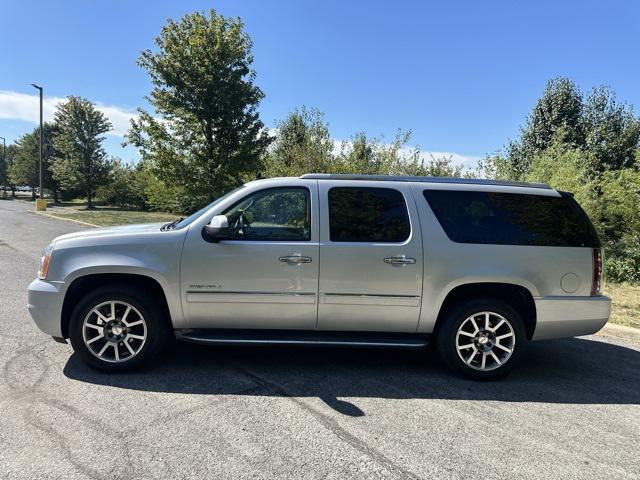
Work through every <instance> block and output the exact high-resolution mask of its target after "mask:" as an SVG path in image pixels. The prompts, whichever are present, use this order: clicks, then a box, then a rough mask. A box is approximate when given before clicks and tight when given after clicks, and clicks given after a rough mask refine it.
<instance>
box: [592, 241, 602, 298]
mask: <svg viewBox="0 0 640 480" xmlns="http://www.w3.org/2000/svg"><path fill="white" fill-rule="evenodd" d="M591 251H592V255H593V279H592V281H591V296H594V295H600V293H601V291H602V273H603V271H602V249H600V248H594V249H592V250H591Z"/></svg>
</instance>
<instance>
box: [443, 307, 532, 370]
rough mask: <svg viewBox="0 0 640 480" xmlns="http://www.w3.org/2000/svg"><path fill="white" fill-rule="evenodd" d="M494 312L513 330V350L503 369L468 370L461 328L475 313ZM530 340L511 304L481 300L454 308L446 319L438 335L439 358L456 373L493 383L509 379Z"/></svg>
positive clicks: (469, 368) (502, 366)
mask: <svg viewBox="0 0 640 480" xmlns="http://www.w3.org/2000/svg"><path fill="white" fill-rule="evenodd" d="M486 311H488V312H495V313H497V314H499V315H502V316H503V317H504V318H505V319H506V320H507V321H508V322H509V323H510V325H511V327H512V328H513V332H514V334H515V344H514V349H513V352H512V354H511V356H510V357H509V359H508V360H507V362H506V363H504V364H503V365H501V366H500V367H498V368H496V369H493V370H488V371H480V370H476V369H474V368H471V367H469V366H468V365H467V364H466V363H464V361H463V360H462V359H461V358H460V355H458V350H457V345H456V335H457V332H458V328H460V325H462V323H463V322H464V321H465V320H466V319H467V318H468V317H470V316H471V315H473V314H474V313H480V312H486ZM528 343H529V340H528V339H527V333H526V329H525V326H524V322H523V321H522V318H521V317H520V315H519V314H518V312H517V311H516V310H515V309H514V308H513V307H511V306H510V305H509V304H508V303H506V302H504V301H502V300H498V299H481V300H471V301H468V302H464V303H463V304H461V305H460V306H458V307H457V308H454V309H453V310H452V311H451V312H450V313H449V314H448V315H447V317H446V319H445V323H444V325H442V327H441V328H440V329H439V331H438V332H437V347H438V351H439V353H440V357H441V358H442V360H443V361H444V362H445V364H447V366H448V367H449V368H451V369H452V370H453V371H455V372H457V373H459V374H461V375H463V376H465V377H467V378H471V379H474V380H493V379H497V378H501V377H503V376H505V375H507V374H508V373H509V372H511V370H513V368H514V367H515V366H516V365H517V364H518V363H519V362H520V360H521V359H522V357H523V356H524V354H525V352H526V350H527V347H528Z"/></svg>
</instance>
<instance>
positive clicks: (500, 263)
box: [28, 174, 611, 379]
mask: <svg viewBox="0 0 640 480" xmlns="http://www.w3.org/2000/svg"><path fill="white" fill-rule="evenodd" d="M602 255H603V254H602V249H601V245H600V242H599V240H598V236H597V234H596V232H595V230H594V228H593V225H592V224H591V222H590V221H589V219H588V218H587V216H586V214H585V213H584V211H583V210H582V209H581V208H580V206H579V205H578V204H577V203H576V201H575V200H574V199H573V197H572V195H571V194H569V193H565V192H558V191H556V190H553V189H552V188H550V187H549V186H548V185H544V184H524V183H513V182H499V181H489V180H479V179H445V178H429V177H395V176H368V175H329V174H309V175H303V176H302V177H300V178H274V179H268V180H258V181H254V182H250V183H247V184H246V185H243V186H241V187H240V188H238V189H236V190H234V191H232V192H230V193H228V194H226V195H224V196H223V197H221V198H219V199H217V200H216V201H214V202H213V203H211V204H210V205H208V206H207V207H205V208H203V209H202V210H200V211H198V212H196V213H194V214H193V215H191V216H189V217H187V218H185V219H181V220H179V221H175V222H172V223H168V224H164V225H162V224H145V225H132V226H123V227H115V228H104V229H92V230H86V231H82V232H78V233H72V234H69V235H63V236H61V237H58V238H56V239H54V240H53V242H52V243H51V244H50V245H49V246H47V247H46V249H45V251H44V253H43V256H42V259H41V262H40V268H39V271H38V278H37V279H36V280H34V281H33V283H31V285H30V286H29V301H28V308H29V311H30V312H31V315H32V317H33V319H34V320H35V322H36V324H37V325H38V327H39V328H40V329H41V330H42V331H43V332H45V333H47V334H49V335H51V336H52V337H54V338H55V339H57V340H59V341H66V340H65V339H70V341H71V345H72V346H73V349H74V350H75V352H76V353H77V354H78V356H79V357H80V358H81V359H82V360H84V361H85V362H86V363H87V364H89V365H90V366H92V367H95V368H99V369H102V370H107V371H122V370H128V369H131V368H134V367H139V366H140V365H142V364H144V363H147V362H149V361H151V360H152V359H153V357H154V356H156V355H157V354H159V353H160V352H161V350H162V347H163V346H164V345H165V343H166V342H167V340H169V339H171V338H173V337H175V338H177V339H180V340H185V341H190V342H198V343H204V344H212V345H221V344H263V343H266V344H287V345H298V344H313V345H318V344H320V345H346V346H367V347H374V346H379V347H406V348H423V347H425V346H426V345H427V344H428V343H430V342H431V343H434V344H435V346H436V348H437V349H438V351H439V353H440V355H441V356H442V358H443V360H444V362H445V363H446V364H447V365H448V366H449V367H450V368H452V369H453V370H455V371H457V372H459V373H461V374H463V375H466V376H469V377H471V378H476V379H490V378H496V377H499V376H502V375H504V374H506V373H508V372H509V371H511V369H512V368H513V367H514V365H515V364H516V363H517V362H518V360H519V359H520V358H521V357H522V356H523V354H524V353H525V351H526V347H527V344H528V343H529V342H530V341H532V340H539V339H547V338H558V337H569V336H577V335H586V334H591V333H594V332H596V331H598V330H599V329H600V328H601V327H602V326H603V325H604V324H605V323H606V322H607V320H608V318H609V314H610V310H611V301H610V299H609V298H607V297H606V296H603V295H602V294H601V287H602V276H603V272H602V260H603V258H602Z"/></svg>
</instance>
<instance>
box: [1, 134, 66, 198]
mask: <svg viewBox="0 0 640 480" xmlns="http://www.w3.org/2000/svg"><path fill="white" fill-rule="evenodd" d="M57 132H58V128H57V126H56V125H55V123H50V122H45V123H44V125H43V136H42V182H43V184H44V185H43V186H44V188H45V189H48V190H49V191H51V193H53V198H54V202H57V201H58V192H59V190H60V186H59V184H58V182H57V181H56V180H55V179H54V178H53V175H52V171H51V164H52V161H53V158H54V157H55V156H56V151H55V147H54V144H53V140H54V137H55V136H56V134H57ZM9 173H10V175H11V178H12V181H13V183H14V185H28V186H30V187H31V194H32V197H33V198H35V189H36V188H37V187H39V186H40V127H36V128H35V129H34V130H33V131H32V132H30V133H26V134H24V135H23V136H22V137H20V138H19V139H18V141H17V142H16V151H15V156H14V159H13V164H12V167H11V169H10V172H9Z"/></svg>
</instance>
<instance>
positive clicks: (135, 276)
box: [60, 273, 172, 338]
mask: <svg viewBox="0 0 640 480" xmlns="http://www.w3.org/2000/svg"><path fill="white" fill-rule="evenodd" d="M108 285H113V286H119V287H122V286H129V287H134V288H139V289H141V290H143V291H145V292H149V293H150V294H151V295H152V296H153V297H154V298H157V299H158V301H159V303H160V308H161V309H162V310H163V312H164V313H165V316H166V319H167V321H169V323H170V324H171V322H172V317H171V311H170V309H169V304H168V302H167V296H166V293H165V291H164V289H163V288H162V285H161V284H160V282H158V280H156V279H155V278H153V277H150V276H148V275H144V274H139V273H92V274H86V275H82V276H79V277H77V278H75V279H74V280H73V281H72V282H71V283H70V284H69V287H68V288H67V290H66V292H65V295H64V301H63V303H62V312H61V318H60V321H61V330H62V336H63V338H69V322H70V320H71V314H72V313H73V309H74V308H75V306H76V305H77V304H78V302H79V301H80V299H81V298H82V297H83V296H84V295H86V294H87V293H88V292H90V291H92V290H94V289H96V288H99V287H104V286H108Z"/></svg>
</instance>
